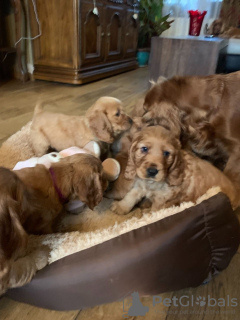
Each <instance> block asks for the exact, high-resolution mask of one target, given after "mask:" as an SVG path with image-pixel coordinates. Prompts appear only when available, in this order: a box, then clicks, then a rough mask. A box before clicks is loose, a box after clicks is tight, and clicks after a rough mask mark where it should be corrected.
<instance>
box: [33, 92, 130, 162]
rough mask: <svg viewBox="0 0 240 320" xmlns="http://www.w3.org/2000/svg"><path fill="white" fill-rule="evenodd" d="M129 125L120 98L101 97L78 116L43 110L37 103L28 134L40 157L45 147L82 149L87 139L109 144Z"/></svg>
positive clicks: (46, 148)
mask: <svg viewBox="0 0 240 320" xmlns="http://www.w3.org/2000/svg"><path fill="white" fill-rule="evenodd" d="M131 124H132V120H131V118H130V117H128V116H127V115H126V114H125V113H124V112H123V110H122V103H121V101H120V100H118V99H116V98H112V97H102V98H100V99H98V100H97V101H96V102H95V104H94V105H93V106H92V107H91V108H90V109H89V110H88V111H87V113H86V115H85V116H81V117H80V116H68V115H64V114H57V113H51V112H46V111H43V110H42V107H41V104H38V105H37V106H36V108H35V112H34V116H33V121H32V126H31V132H30V135H31V141H32V145H33V149H34V151H35V154H36V155H37V156H42V155H43V154H45V153H46V152H47V150H48V149H49V147H52V148H54V149H56V150H58V151H60V150H63V149H66V148H69V147H71V146H77V147H80V148H82V147H84V146H85V145H86V144H87V143H88V142H89V141H91V140H95V141H103V142H106V143H113V141H114V140H115V138H116V137H117V136H118V135H120V134H121V133H122V132H124V131H125V130H128V129H129V128H130V127H131Z"/></svg>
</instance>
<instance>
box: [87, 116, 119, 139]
mask: <svg viewBox="0 0 240 320" xmlns="http://www.w3.org/2000/svg"><path fill="white" fill-rule="evenodd" d="M88 120H89V127H90V129H91V130H92V131H93V132H94V134H95V136H96V137H97V138H98V139H99V140H101V141H104V142H107V143H112V142H113V141H114V135H113V129H112V125H111V123H110V121H109V120H108V117H107V115H106V114H105V113H104V111H101V110H94V111H92V113H91V115H90V116H89V117H88Z"/></svg>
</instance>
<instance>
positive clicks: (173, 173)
mask: <svg viewBox="0 0 240 320" xmlns="http://www.w3.org/2000/svg"><path fill="white" fill-rule="evenodd" d="M174 147H175V154H174V155H173V160H172V163H171V164H170V166H169V168H168V172H167V182H168V184H169V185H170V186H177V185H179V184H180V183H181V182H182V173H183V170H184V163H183V159H182V154H181V150H180V149H181V143H180V141H179V140H177V139H174Z"/></svg>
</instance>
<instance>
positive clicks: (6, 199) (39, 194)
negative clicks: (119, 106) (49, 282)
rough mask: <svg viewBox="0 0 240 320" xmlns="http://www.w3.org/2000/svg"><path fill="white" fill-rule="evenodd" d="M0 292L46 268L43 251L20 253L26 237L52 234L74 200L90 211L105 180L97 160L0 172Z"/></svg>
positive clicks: (85, 157) (83, 157)
mask: <svg viewBox="0 0 240 320" xmlns="http://www.w3.org/2000/svg"><path fill="white" fill-rule="evenodd" d="M0 177H1V179H0V221H1V223H0V294H1V293H3V292H4V291H5V290H6V289H7V288H8V287H17V286H21V285H23V284H25V283H27V282H29V281H30V280H31V278H32V277H33V275H34V274H35V272H36V271H37V270H39V269H41V268H43V267H44V266H45V265H46V264H47V257H48V252H46V251H44V250H43V249H40V248H39V251H37V252H33V253H31V254H28V253H27V252H26V248H27V241H28V234H31V233H33V234H46V233H52V232H53V231H54V229H53V228H54V224H55V223H56V221H57V219H58V218H59V216H60V214H61V213H63V204H64V203H66V202H67V201H68V200H70V199H80V200H81V201H82V202H84V203H86V204H87V205H88V206H89V208H90V209H93V208H94V207H95V206H96V205H97V204H98V203H99V202H100V201H101V200H102V196H103V191H104V190H105V189H106V187H107V181H106V179H105V176H104V175H103V169H102V164H101V161H100V160H99V159H98V158H96V157H94V156H92V155H88V154H77V155H74V156H71V157H67V158H65V159H61V160H60V162H58V163H54V164H53V165H52V166H51V168H50V169H47V168H46V167H45V166H43V165H37V166H36V167H33V168H25V169H22V170H19V171H14V172H12V171H11V170H9V169H6V168H3V167H1V168H0Z"/></svg>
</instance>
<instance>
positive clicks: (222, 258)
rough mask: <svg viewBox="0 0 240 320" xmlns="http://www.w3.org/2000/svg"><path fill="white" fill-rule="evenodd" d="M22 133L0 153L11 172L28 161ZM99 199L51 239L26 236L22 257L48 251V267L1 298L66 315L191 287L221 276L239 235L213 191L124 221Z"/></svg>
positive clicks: (26, 138) (232, 217) (134, 214)
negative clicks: (128, 296)
mask: <svg viewBox="0 0 240 320" xmlns="http://www.w3.org/2000/svg"><path fill="white" fill-rule="evenodd" d="M29 126H30V124H28V125H27V126H25V127H24V128H23V129H22V130H21V131H20V132H18V133H16V134H15V135H13V136H12V137H10V138H9V139H8V140H7V141H6V142H5V143H4V144H3V145H2V147H1V148H0V165H5V166H7V167H10V168H11V167H13V166H14V165H15V164H16V162H17V161H20V160H24V159H27V158H29V157H31V156H33V155H34V154H33V152H32V148H31V145H30V139H29ZM110 204H111V200H108V199H104V200H103V201H102V203H101V204H100V205H99V206H98V207H96V208H95V210H94V211H91V210H89V209H86V210H85V211H84V212H83V213H81V214H79V215H78V216H71V215H69V216H66V217H65V218H64V220H63V221H62V223H61V225H60V231H66V230H77V231H72V232H60V233H57V234H51V235H43V236H30V241H29V251H31V250H34V248H36V247H38V246H40V245H42V244H44V245H47V246H49V248H50V256H49V265H48V266H47V267H45V268H44V269H43V270H41V271H39V272H38V273H37V274H36V276H35V277H34V278H33V280H32V281H31V282H30V283H29V284H27V285H25V286H23V287H21V288H16V289H10V290H9V291H8V292H7V295H8V296H9V297H11V298H13V299H15V300H18V301H21V302H25V303H29V304H33V305H35V306H38V307H43V308H48V309H55V310H74V309H81V308H86V307H91V306H95V305H99V304H103V303H109V302H113V301H116V300H119V299H122V298H123V297H124V296H126V294H129V292H133V291H137V292H139V294H140V295H152V294H159V293H162V292H166V291H173V290H178V289H183V288H186V287H196V286H198V285H200V284H202V283H205V282H206V281H209V280H210V279H211V277H212V276H213V275H215V274H217V273H219V272H220V271H222V270H224V269H225V268H226V267H227V266H228V264H229V263H230V261H231V259H232V257H233V256H234V254H235V253H236V251H237V249H238V246H239V242H240V228H239V223H238V219H237V217H236V215H235V214H234V212H233V211H232V208H231V205H230V202H229V200H228V198H227V196H226V195H224V194H223V193H222V192H221V190H220V189H219V188H218V187H215V188H212V189H210V190H209V191H208V192H207V193H206V194H205V195H203V196H202V197H201V198H199V199H198V201H197V203H196V204H194V203H191V202H185V203H182V204H181V206H179V207H172V208H169V209H164V210H160V211H158V212H151V213H141V212H140V210H139V209H137V210H135V211H133V212H132V213H131V214H130V215H127V216H123V217H122V216H118V215H115V214H114V213H112V212H111V211H110V210H109V206H110Z"/></svg>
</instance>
